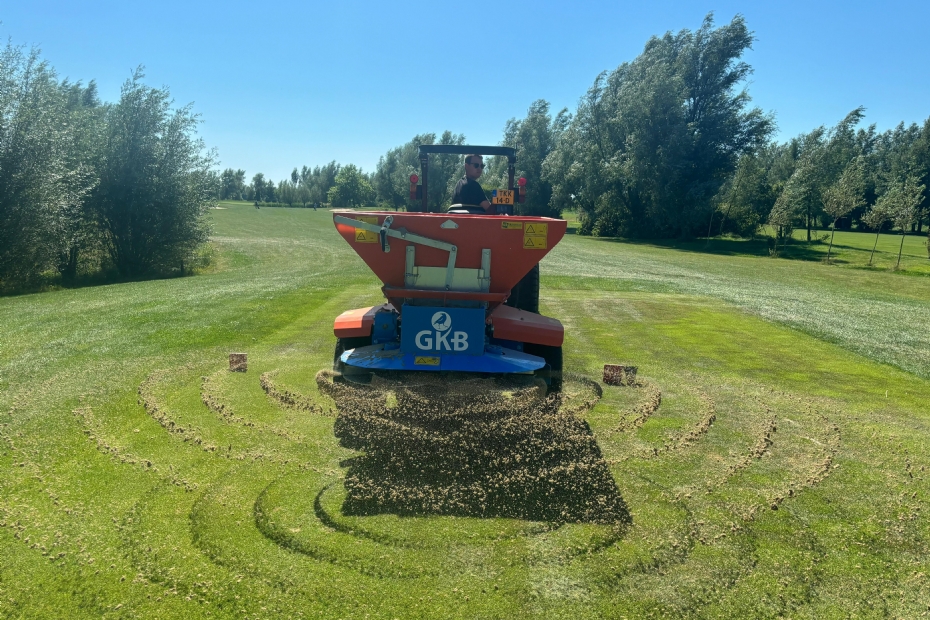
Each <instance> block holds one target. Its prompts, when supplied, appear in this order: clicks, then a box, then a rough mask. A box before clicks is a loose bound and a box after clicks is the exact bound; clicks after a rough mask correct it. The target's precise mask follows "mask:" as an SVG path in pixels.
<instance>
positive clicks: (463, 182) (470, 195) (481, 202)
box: [452, 155, 492, 213]
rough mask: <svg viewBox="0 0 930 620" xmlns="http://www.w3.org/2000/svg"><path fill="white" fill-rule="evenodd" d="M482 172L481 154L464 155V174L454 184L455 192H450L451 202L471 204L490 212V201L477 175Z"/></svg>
mask: <svg viewBox="0 0 930 620" xmlns="http://www.w3.org/2000/svg"><path fill="white" fill-rule="evenodd" d="M482 172H484V161H483V158H482V157H481V155H466V156H465V176H464V177H462V178H461V179H460V180H459V182H458V183H456V184H455V193H454V194H452V204H454V205H455V204H460V205H473V206H478V207H481V208H482V209H484V210H485V211H486V212H488V213H492V209H491V203H490V202H488V197H487V195H486V194H485V193H484V189H483V188H482V187H481V184H480V183H478V177H480V176H481V173H482Z"/></svg>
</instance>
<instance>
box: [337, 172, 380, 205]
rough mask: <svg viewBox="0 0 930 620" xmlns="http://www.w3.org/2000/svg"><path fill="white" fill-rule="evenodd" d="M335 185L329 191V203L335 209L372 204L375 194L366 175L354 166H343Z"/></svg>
mask: <svg viewBox="0 0 930 620" xmlns="http://www.w3.org/2000/svg"><path fill="white" fill-rule="evenodd" d="M335 181H336V182H335V185H333V187H331V188H330V189H329V192H328V198H329V203H330V204H331V205H332V206H334V207H358V206H364V205H368V204H371V203H372V202H373V201H374V199H375V192H374V190H373V189H372V187H371V183H370V182H369V181H368V178H367V177H366V176H365V174H364V173H363V172H362V171H361V170H360V169H359V168H358V167H357V166H355V165H354V164H348V165H346V166H342V168H340V170H339V174H337V175H336V179H335Z"/></svg>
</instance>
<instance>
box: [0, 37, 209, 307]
mask: <svg viewBox="0 0 930 620" xmlns="http://www.w3.org/2000/svg"><path fill="white" fill-rule="evenodd" d="M143 77H144V74H143V72H142V70H141V68H140V69H138V70H136V71H135V72H134V73H133V74H132V76H131V78H129V79H128V80H127V81H126V82H125V83H124V84H123V86H122V89H121V92H120V99H119V101H118V102H116V103H105V102H102V101H101V100H100V98H99V96H98V92H97V87H96V84H95V82H93V81H91V82H89V83H88V84H87V85H86V86H85V85H83V84H82V83H81V82H70V81H69V80H60V79H58V77H57V75H56V74H55V72H54V70H53V69H52V68H51V67H49V66H48V64H47V63H46V62H44V61H42V59H41V58H40V56H39V53H38V51H37V50H35V49H32V50H27V49H25V48H23V47H17V46H14V45H13V44H12V43H8V44H7V45H6V47H4V48H3V49H2V51H0V290H11V289H21V288H23V287H29V286H33V285H35V284H36V283H37V282H39V281H40V280H41V279H42V278H43V277H44V276H45V275H47V274H50V273H54V274H58V275H59V276H60V278H61V279H62V280H64V281H69V280H74V279H75V278H76V277H78V276H79V274H96V273H106V272H109V273H117V274H119V275H120V276H122V277H132V278H134V277H141V276H148V275H150V274H170V273H174V272H180V273H183V272H185V271H186V270H189V269H190V266H191V262H192V261H194V260H196V256H197V251H198V248H199V247H200V246H201V245H202V244H203V242H204V241H206V240H207V238H208V235H209V226H208V223H207V219H206V218H205V217H204V215H205V213H206V209H207V208H208V207H209V205H210V204H211V201H212V199H213V196H214V195H215V191H216V190H215V186H216V173H215V171H214V165H215V164H214V156H213V154H212V153H211V152H207V151H206V150H205V149H204V145H203V143H202V142H201V141H200V140H199V139H198V138H197V136H196V126H197V123H198V119H197V116H196V115H195V114H193V112H192V111H191V108H190V107H189V106H186V107H181V108H175V107H173V102H172V100H171V97H170V94H169V92H168V91H167V90H166V89H158V88H151V87H148V86H146V85H144V84H143V82H142V80H143Z"/></svg>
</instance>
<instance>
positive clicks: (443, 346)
mask: <svg viewBox="0 0 930 620" xmlns="http://www.w3.org/2000/svg"><path fill="white" fill-rule="evenodd" d="M430 323H431V324H432V326H433V329H434V330H435V331H430V330H428V329H424V330H423V331H421V332H418V333H417V337H416V344H417V348H418V349H422V350H423V351H443V350H445V351H465V350H466V349H468V334H467V333H465V332H453V331H452V317H450V316H449V313H448V312H443V311H441V310H440V311H439V312H437V313H435V314H434V315H433V318H432V319H430ZM450 334H451V335H452V338H449V335H450Z"/></svg>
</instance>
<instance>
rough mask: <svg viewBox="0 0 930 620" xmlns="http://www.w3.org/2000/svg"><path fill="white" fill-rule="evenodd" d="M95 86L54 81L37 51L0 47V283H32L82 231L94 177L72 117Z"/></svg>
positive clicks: (91, 95) (80, 124) (3, 285)
mask: <svg viewBox="0 0 930 620" xmlns="http://www.w3.org/2000/svg"><path fill="white" fill-rule="evenodd" d="M95 92H96V86H95V85H92V86H89V87H88V90H87V91H84V90H82V89H81V88H80V85H77V88H76V89H75V88H73V87H72V86H71V85H69V84H68V83H67V82H65V83H63V84H61V85H59V83H58V82H57V80H56V77H55V74H54V72H53V71H52V70H51V69H50V68H49V67H48V65H47V64H46V63H45V62H43V61H42V60H41V59H40V58H39V52H38V50H35V49H33V50H31V51H29V52H28V53H26V52H24V50H23V48H20V47H14V46H13V45H12V44H11V43H8V44H7V45H6V47H5V48H3V49H2V50H0V288H16V287H21V286H25V285H29V284H31V283H33V282H35V281H36V279H37V278H38V277H39V275H40V274H41V273H42V272H43V271H45V270H47V269H50V268H53V267H55V266H57V263H58V262H59V261H60V256H61V253H62V252H65V253H67V252H68V251H69V249H70V248H71V242H72V241H74V242H75V243H77V237H76V235H79V234H83V228H84V227H83V221H84V212H83V208H82V201H83V198H84V196H85V195H86V193H87V191H88V190H89V189H90V187H91V186H92V185H93V183H94V179H93V174H92V171H91V170H89V169H88V167H87V166H86V165H85V158H86V155H84V154H83V153H84V151H83V149H82V148H81V147H82V146H84V145H83V144H82V142H81V141H80V139H79V138H80V131H79V130H80V128H81V127H83V126H84V125H85V123H83V122H82V120H81V119H80V118H78V117H77V116H76V115H77V114H78V113H79V110H78V109H77V108H79V107H80V104H81V100H82V98H84V97H86V98H87V100H88V103H92V102H93V101H94V100H95V97H96V95H95ZM72 97H74V98H75V99H76V101H75V102H74V103H75V109H70V108H69V103H70V100H71V98H72ZM72 233H73V234H72ZM75 261H76V257H75Z"/></svg>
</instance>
